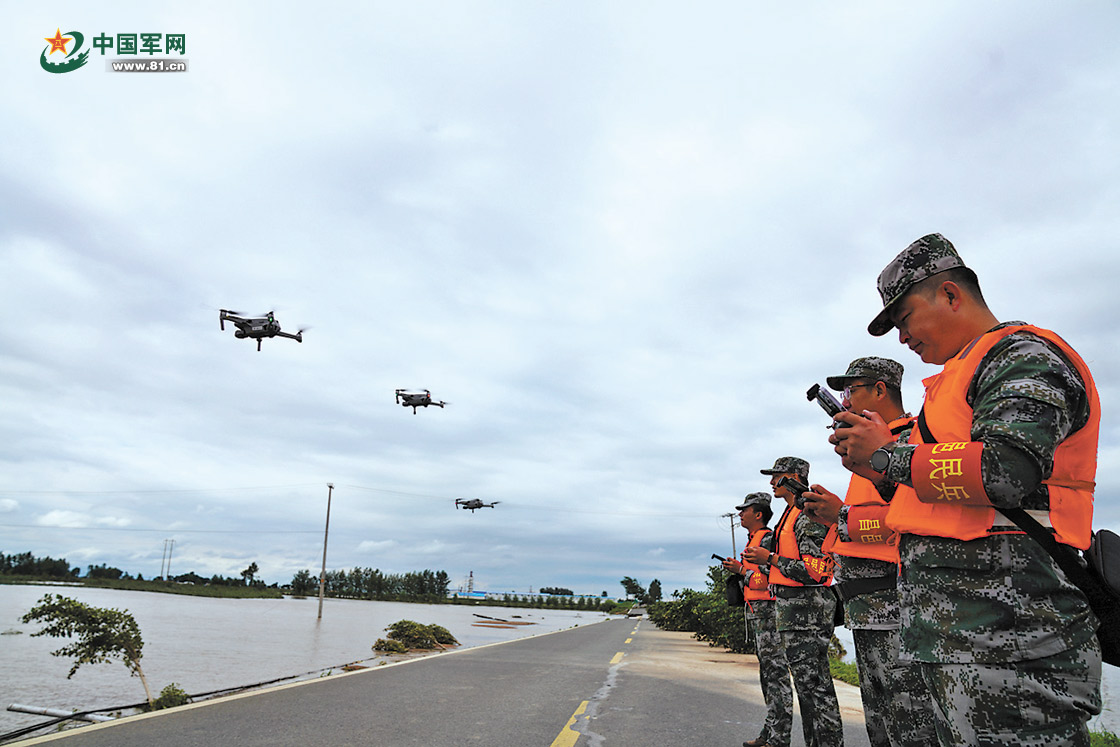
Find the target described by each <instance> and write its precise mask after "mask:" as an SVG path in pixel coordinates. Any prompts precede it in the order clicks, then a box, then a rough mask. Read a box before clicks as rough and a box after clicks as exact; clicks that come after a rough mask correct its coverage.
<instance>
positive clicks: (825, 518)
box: [801, 484, 844, 526]
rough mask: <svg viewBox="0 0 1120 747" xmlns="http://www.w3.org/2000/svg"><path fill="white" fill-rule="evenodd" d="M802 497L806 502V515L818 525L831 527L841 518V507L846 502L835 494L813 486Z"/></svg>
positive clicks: (818, 486)
mask: <svg viewBox="0 0 1120 747" xmlns="http://www.w3.org/2000/svg"><path fill="white" fill-rule="evenodd" d="M801 497H802V498H803V499H804V500H805V513H806V514H808V516H809V518H810V519H812V520H813V521H815V522H817V523H818V524H824V525H825V526H831V525H833V524H835V523H836V521H837V520H838V519H839V518H840V507H841V506H843V505H844V501H842V500H840V496H838V495H836V494H835V493H830V492H829V491H827V490H825V489H824V488H823V487H821V486H820V485H816V484H813V485H810V486H809V490H807V491H805V493H803V494H802V496H801Z"/></svg>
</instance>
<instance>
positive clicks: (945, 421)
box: [887, 325, 1101, 550]
mask: <svg viewBox="0 0 1120 747" xmlns="http://www.w3.org/2000/svg"><path fill="white" fill-rule="evenodd" d="M1020 331H1027V332H1031V333H1033V334H1035V335H1038V336H1039V337H1041V338H1043V339H1045V340H1048V341H1050V342H1052V343H1054V344H1055V345H1056V346H1057V347H1058V348H1059V349H1060V350H1061V351H1062V353H1064V354H1065V356H1066V358H1067V359H1068V360H1069V361H1070V362H1071V363H1072V364H1073V366H1074V368H1076V370H1077V373H1078V374H1079V375H1080V376H1081V380H1082V381H1083V382H1084V384H1085V394H1086V397H1087V398H1088V401H1089V419H1088V421H1087V422H1086V423H1085V425H1084V426H1082V427H1081V428H1080V429H1079V430H1077V431H1075V432H1074V433H1071V434H1070V435H1069V436H1068V437H1066V439H1065V440H1064V441H1062V442H1061V443H1060V444H1058V447H1057V449H1056V450H1055V452H1054V467H1053V469H1052V471H1051V474H1050V477H1048V478H1047V479H1045V480H1043V483H1045V484H1046V485H1047V487H1048V489H1049V494H1050V511H1049V523H1050V525H1051V526H1052V527H1053V528H1054V535H1055V538H1056V539H1057V540H1058V541H1059V542H1063V543H1065V544H1067V545H1072V546H1073V547H1077V548H1080V549H1082V550H1084V549H1087V548H1088V547H1089V539H1090V534H1091V527H1092V522H1093V488H1094V485H1095V483H1094V480H1095V479H1096V472H1097V438H1098V434H1099V431H1100V419H1101V407H1100V400H1099V398H1098V396H1097V388H1096V384H1095V383H1094V382H1093V377H1092V374H1090V372H1089V367H1088V366H1087V365H1085V361H1083V360H1082V359H1081V356H1079V355H1078V354H1077V353H1076V352H1075V351H1074V350H1073V348H1071V347H1070V346H1069V345H1068V344H1067V343H1066V342H1065V341H1064V340H1063V339H1062V338H1061V337H1059V336H1058V335H1057V334H1055V333H1054V332H1051V331H1049V330H1045V329H1041V328H1039V327H1034V326H1031V325H1012V326H1008V327H1004V328H1002V329H998V330H994V331H992V332H988V333H985V334H984V335H982V336H980V337H978V338H977V339H976V340H974V341H973V342H972V343H970V344H969V345H968V346H967V347H965V349H964V350H963V351H961V352H960V353H959V354H958V355H957V356H956V357H955V358H953V359H952V360H950V361H949V362H948V363H946V364H945V368H944V369H943V370H942V371H941V373H939V374H936V375H934V376H931V377H929V378H928V379H924V380H923V382H922V383H923V384H925V386H926V399H925V406H924V407H923V410H924V412H925V418H926V423H927V424H928V426H929V430H930V433H932V434H933V436H935V437H936V438H937V439H938V440H939V441H940V442H941V443H951V442H961V443H964V442H969V441H971V439H972V408H971V407H970V406H969V404H968V401H967V399H966V395H967V393H968V387H969V385H970V384H971V382H972V379H973V376H975V374H976V368H977V366H979V365H980V361H981V360H983V358H984V356H985V355H987V353H988V352H989V351H990V350H991V349H992V347H993V346H994V345H995V344H996V343H997V342H999V341H1000V340H1002V339H1003V338H1004V337H1006V336H1007V335H1010V334H1013V333H1015V332H1020ZM910 443H911V444H921V443H923V441H922V436H921V432H920V429H919V428H917V427H915V428H914V429H913V430H912V431H911V432H910ZM920 467H921V465H911V469H912V471H913V469H915V468H920ZM925 497H927V498H928V497H929V496H925ZM995 517H996V511H995V509H994V508H992V507H991V506H970V505H960V504H952V503H945V502H938V503H926V502H923V501H921V500H919V498H918V494H917V493H916V492H915V490H914V488H912V487H909V486H906V485H899V486H898V490H897V492H896V493H895V496H894V498H893V499H892V500H891V503H890V509H889V511H888V512H887V525H888V526H889V527H890V528H891V529H894V530H895V531H897V532H899V533H909V534H924V535H929V536H936V537H952V538H956V539H960V540H971V539H977V538H978V537H984V536H987V535H988V534H989V533H990V530H991V528H992V526H993V524H994V522H995ZM1001 523H1005V524H1010V523H1011V522H1010V520H1007V521H1005V522H1001Z"/></svg>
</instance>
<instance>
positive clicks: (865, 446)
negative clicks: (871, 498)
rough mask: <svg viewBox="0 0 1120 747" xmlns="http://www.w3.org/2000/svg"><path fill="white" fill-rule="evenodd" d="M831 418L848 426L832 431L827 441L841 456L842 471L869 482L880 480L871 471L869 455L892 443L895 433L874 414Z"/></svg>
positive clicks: (868, 412)
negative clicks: (844, 470)
mask: <svg viewBox="0 0 1120 747" xmlns="http://www.w3.org/2000/svg"><path fill="white" fill-rule="evenodd" d="M833 419H834V420H837V421H839V422H842V423H847V424H848V426H849V427H845V428H837V429H835V430H834V431H833V432H832V435H831V436H829V437H828V442H829V443H830V444H832V445H833V446H835V447H836V448H835V451H836V453H837V454H839V455H840V462H841V464H843V465H844V468H845V469H847V470H848V471H849V472H854V473H856V474H857V475H859V476H860V477H866V478H867V479H869V480H875V479H879V478H880V477H881V476H880V474H879V473H878V472H876V471H875V470H873V469H871V464H870V461H869V460H870V459H871V454H872V453H873V452H874V451H875V450H876V449H878V448H879V447H880V446H885V445H886V444H889V443H892V442H893V441H894V434H892V433H891V429H890V428H889V427H887V424H886V422H885V421H884V420H883V418H882V416H880V415H879V413H877V412H872V411H871V410H864V411H863V413H862V414H861V415H857V414H856V413H854V412H841V413H837V415H836V417H835V418H833Z"/></svg>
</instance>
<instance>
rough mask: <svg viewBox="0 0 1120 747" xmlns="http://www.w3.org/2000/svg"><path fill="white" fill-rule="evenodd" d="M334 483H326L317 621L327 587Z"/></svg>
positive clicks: (321, 610) (320, 613)
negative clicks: (325, 526)
mask: <svg viewBox="0 0 1120 747" xmlns="http://www.w3.org/2000/svg"><path fill="white" fill-rule="evenodd" d="M333 492H334V483H329V482H328V483H327V528H326V529H324V530H323V570H321V571H320V572H319V619H320V620H322V619H323V589H324V588H325V587H326V585H327V535H329V534H330V531H331V493H333Z"/></svg>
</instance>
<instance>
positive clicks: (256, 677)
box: [0, 585, 606, 734]
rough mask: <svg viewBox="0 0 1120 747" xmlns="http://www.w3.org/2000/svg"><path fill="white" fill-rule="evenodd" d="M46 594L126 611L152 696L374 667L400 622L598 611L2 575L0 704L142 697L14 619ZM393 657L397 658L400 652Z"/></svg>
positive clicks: (22, 718)
mask: <svg viewBox="0 0 1120 747" xmlns="http://www.w3.org/2000/svg"><path fill="white" fill-rule="evenodd" d="M45 594H61V595H63V596H67V597H70V598H72V599H77V600H78V601H80V602H83V603H85V604H89V605H93V606H95V607H110V608H116V609H120V610H127V611H128V612H129V613H131V614H132V616H133V617H134V618H135V619H136V622H137V624H138V625H139V627H140V633H141V635H142V636H143V639H144V657H143V659H142V660H141V665H142V666H143V668H144V675H145V677H146V678H147V680H148V686H149V687H150V688H151V690H152V695H153V697H155V696H158V695H159V691H160V690H162V689H163V688H164V687H165V686H167V685H169V684H171V683H173V682H174V683H176V684H178V685H179V687H181V688H182V689H183V690H185V691H186V692H187V693H189V694H191V695H195V694H199V693H205V692H211V691H214V690H221V689H225V688H235V687H241V686H246V685H254V684H257V683H261V682H266V681H269V680H274V679H277V678H282V677H293V675H295V677H294V678H293V679H285V680H284V681H283V682H280V683H276V684H285V683H287V682H293V681H295V680H296V679H310V678H314V677H319V676H325V675H326V674H327V673H328V672H329V671H336V672H337V671H339V667H341V666H342V665H344V664H349V663H353V662H362V663H364V664H366V665H373V666H376V665H377V663H378V662H379V661H381V660H384V659H386V658H389V660H392V659H391V658H390V657H384V656H381V655H375V653H374V651H372V649H371V647H372V646H373V643H374V641H376V640H377V639H378V638H383V637H385V628H386V627H388V626H389V625H391V624H392V623H394V622H396V621H398V620H415V621H416V622H419V623H424V624H432V623H435V624H437V625H442V626H443V627H445V628H447V629H448V630H449V631H451V634H452V635H453V636H455V638H456V639H458V641H459V642H460V644H462V645H461V647H470V646H480V645H484V644H487V643H496V642H499V641H507V640H512V639H514V638H523V637H526V636H531V635H536V634H540V633H547V632H550V631H556V630H564V629H567V628H571V627H575V626H577V625H588V624H591V623H595V622H599V621H601V620H604V619H606V615H604V614H603V613H599V612H567V611H564V612H560V611H551V610H537V609H515V608H509V607H489V606H484V605H477V606H475V605H469V606H467V605H462V606H460V605H439V604H406V603H402V602H368V601H360V600H349V599H326V600H324V601H323V618H322V619H321V620H319V619H317V615H318V610H319V600H318V598H308V599H293V598H284V599H213V598H210V597H192V596H182V595H177V594H159V593H153V592H143V591H122V590H116V589H95V588H86V587H81V586H9V585H0V709H6V708H7V707H8V705H9V704H11V703H21V704H23V705H31V706H38V707H43V708H62V709H65V710H90V709H93V708H108V707H117V706H126V705H133V704H136V703H140V702H143V701H144V699H145V698H144V688H143V685H141V683H140V679H139V678H137V677H130V676H129V672H128V670H127V669H126V668H125V666H124V664H123V663H121V661H120V660H119V659H113V660H112V661H110V662H107V663H104V664H84V665H82V667H81V668H80V669H79V670H78V672H77V673H76V674H75V675H74V676H73V678H71V679H67V678H66V675H67V673H68V672H69V671H70V666H71V663H70V662H71V660H70V659H69V658H68V657H59V656H51V654H50V652H51V651H54V650H57V649H59V648H61V647H62V646H63V645H65V642H66V641H65V640H64V639H60V638H50V637H48V636H40V637H37V638H33V637H31V633H33V632H35V631H36V630H39V629H40V628H41V627H42V626H41V625H39V624H24V623H22V622H20V619H19V618H20V617H21V616H22V615H23V614H24V613H26V612H27V611H28V610H30V609H31V608H32V607H33V606H35V604H36V602H38V601H39V600H40V599H41V598H42V597H43V596H44V595H45ZM475 615H485V616H488V617H496V618H502V619H506V620H513V621H518V622H532V623H534V624H533V625H518V626H515V627H514V628H512V629H505V628H483V627H476V626H475V625H474V623H476V622H484V621H483V620H482V619H480V618H479V617H476V616H475ZM397 658H400V657H397ZM47 720H48V717H45V716H34V715H29V714H23V713H14V712H11V711H7V710H0V734H4V733H7V732H10V731H13V730H15V729H18V728H20V727H23V726H30V725H32V724H36V723H41V722H43V721H47Z"/></svg>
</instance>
